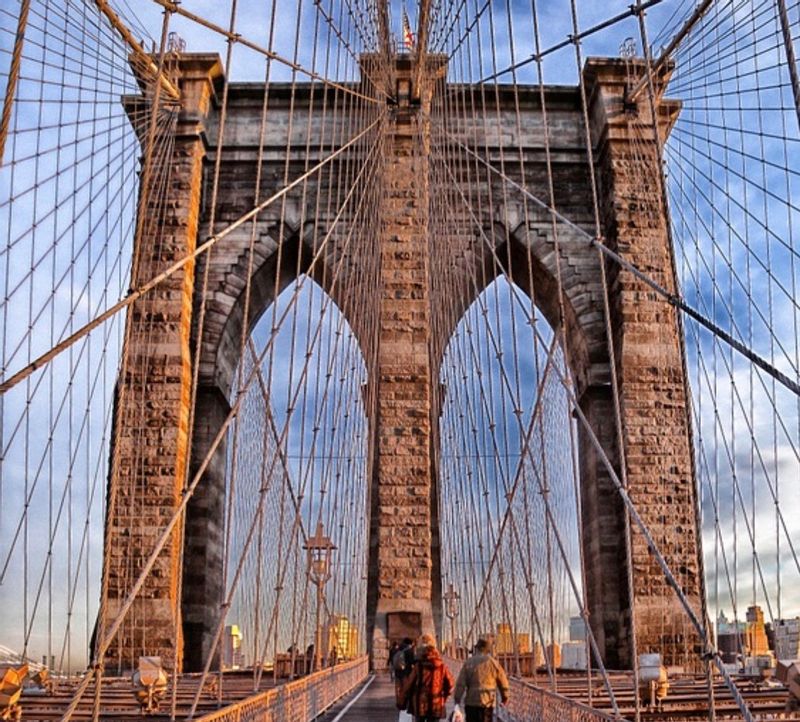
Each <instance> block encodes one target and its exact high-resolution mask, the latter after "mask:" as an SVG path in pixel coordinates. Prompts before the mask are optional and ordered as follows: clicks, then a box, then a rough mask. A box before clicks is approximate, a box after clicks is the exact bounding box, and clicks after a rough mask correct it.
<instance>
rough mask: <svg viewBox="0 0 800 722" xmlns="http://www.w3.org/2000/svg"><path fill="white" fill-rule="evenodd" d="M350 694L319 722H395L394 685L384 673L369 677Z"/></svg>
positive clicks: (397, 714) (396, 712)
mask: <svg viewBox="0 0 800 722" xmlns="http://www.w3.org/2000/svg"><path fill="white" fill-rule="evenodd" d="M370 679H371V681H370V682H368V684H367V685H366V686H365V685H364V684H361V685H359V686H358V687H356V689H355V690H354V691H353V693H352V694H349V695H347V696H346V697H345V698H343V699H342V700H341V701H340V702H338V703H337V704H336V705H334V706H333V707H332V708H331V709H330V710H329V711H328V712H327V714H325V715H324V716H323V717H320V719H319V722H397V720H398V717H399V714H400V713H399V712H398V711H397V708H396V707H395V705H394V683H393V682H392V681H391V680H390V679H389V675H388V674H386V673H385V672H380V673H379V674H377V675H375V676H373V677H370Z"/></svg>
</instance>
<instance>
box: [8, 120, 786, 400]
mask: <svg viewBox="0 0 800 722" xmlns="http://www.w3.org/2000/svg"><path fill="white" fill-rule="evenodd" d="M438 130H439V132H441V133H444V134H445V135H447V136H449V137H450V138H451V139H452V140H453V141H454V142H455V143H456V144H457V145H459V146H460V147H461V148H463V149H464V151H465V152H466V153H467V154H469V155H470V156H472V157H473V158H475V159H476V160H477V161H478V162H479V163H481V164H482V165H484V166H485V167H486V168H488V169H489V170H490V171H492V172H493V173H495V174H496V175H498V176H500V178H502V179H503V180H504V181H505V182H506V183H508V184H509V185H510V186H512V187H513V188H516V190H518V191H519V192H520V193H522V194H524V195H525V196H527V197H528V198H529V199H530V200H531V201H533V202H534V203H536V204H537V205H538V206H539V207H540V208H542V209H544V210H546V211H547V212H548V213H551V214H552V215H553V216H555V217H556V218H558V219H559V220H560V221H562V222H563V223H565V224H567V225H568V226H569V227H570V228H572V229H574V230H575V231H577V232H578V233H579V234H580V235H581V236H583V237H584V238H585V239H586V240H587V241H588V242H589V243H590V244H591V245H593V246H596V247H597V248H599V249H600V251H601V252H602V253H603V255H605V256H606V257H608V258H610V259H611V260H612V261H614V262H615V263H617V264H618V265H619V266H621V267H622V268H623V269H625V270H626V271H628V272H629V273H631V274H633V275H634V276H635V277H636V278H638V279H639V280H640V281H642V282H643V283H645V284H646V285H647V286H649V287H650V288H651V289H653V290H654V291H655V292H656V293H657V294H658V295H659V296H661V297H662V298H663V299H664V300H665V301H666V302H667V303H669V304H670V305H671V306H674V307H675V308H678V309H680V310H681V311H683V312H684V313H685V314H686V315H687V316H689V317H691V318H693V319H694V320H695V321H697V322H698V323H699V324H700V325H702V326H704V327H705V328H706V329H708V330H709V331H711V332H712V333H713V334H714V335H715V336H717V337H718V338H720V339H722V340H723V341H725V343H727V344H728V345H729V346H731V347H733V348H734V349H735V350H736V351H738V352H739V353H740V354H742V356H744V357H745V358H747V359H749V360H750V361H752V362H753V363H754V364H755V365H756V366H758V367H759V368H760V369H761V370H762V371H765V372H766V373H768V374H769V375H770V376H771V377H772V378H774V379H775V380H776V381H777V382H778V383H780V384H781V385H783V386H785V387H786V388H787V389H789V391H791V392H792V393H793V394H795V395H796V396H800V383H798V382H797V381H795V380H792V379H790V378H789V377H788V376H787V375H786V374H784V373H783V372H782V371H780V370H779V369H777V368H776V367H775V366H774V365H772V364H771V363H769V362H768V361H767V360H766V359H764V358H762V357H761V356H759V355H758V354H757V353H755V352H754V351H752V350H751V349H750V348H749V347H748V346H746V345H745V344H743V343H742V342H741V341H739V340H738V339H736V338H734V337H733V336H731V335H730V334H729V333H727V332H726V331H724V330H723V329H722V328H720V327H719V326H718V325H717V324H716V323H714V322H713V321H712V320H711V319H709V318H706V317H705V316H704V315H703V314H701V313H700V312H699V311H697V310H695V309H694V308H693V307H691V306H690V305H689V304H688V303H686V302H685V301H684V300H683V299H682V298H681V297H680V296H679V295H678V294H675V293H670V292H669V291H668V290H667V289H665V288H664V287H663V286H661V285H660V284H659V283H657V282H656V281H654V280H653V279H652V278H650V276H648V275H647V274H646V273H644V272H643V271H641V270H639V268H637V267H636V266H635V265H634V264H632V263H631V262H630V261H627V260H625V258H623V257H622V256H621V255H620V254H619V253H617V252H615V251H612V250H611V249H610V248H608V247H607V246H606V245H605V244H604V243H602V242H600V240H601V239H598V238H593V237H592V235H591V234H590V233H588V232H587V231H586V230H584V229H583V228H581V227H580V226H579V225H577V224H576V223H574V222H572V221H570V220H569V219H568V218H567V217H566V216H564V215H563V214H561V213H559V212H558V211H557V210H556V209H555V208H552V207H550V206H549V205H548V204H547V203H545V202H544V201H543V200H541V199H540V198H538V197H537V196H535V195H534V194H533V193H531V192H530V191H529V190H528V189H527V188H526V187H525V186H524V185H522V184H521V183H518V182H517V181H515V180H514V179H513V178H510V177H509V176H508V175H506V174H505V173H503V172H502V171H501V170H500V169H499V168H496V167H495V166H494V165H493V164H492V163H490V162H489V161H487V160H486V159H484V158H483V157H482V156H481V155H480V154H478V153H477V152H475V151H474V150H472V148H470V147H469V146H467V145H465V144H464V143H462V142H461V141H459V140H458V139H457V138H455V137H454V136H453V135H452V134H451V133H449V132H448V131H446V130H444V129H442V128H439V129H438ZM2 390H3V387H0V392H2Z"/></svg>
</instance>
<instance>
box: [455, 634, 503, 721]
mask: <svg viewBox="0 0 800 722" xmlns="http://www.w3.org/2000/svg"><path fill="white" fill-rule="evenodd" d="M498 692H499V693H500V700H501V703H502V704H503V705H505V704H506V703H507V702H508V677H506V673H505V671H503V668H502V667H501V666H500V663H499V662H498V661H497V660H496V659H495V658H494V657H492V654H491V647H490V645H489V642H487V641H486V640H485V639H479V640H478V642H477V644H476V645H475V654H473V655H472V657H470V658H469V659H468V660H467V661H466V662H464V666H463V667H462V668H461V672H459V674H458V679H457V680H456V689H455V693H454V695H453V696H454V697H455V701H456V704H460V703H461V700H462V698H463V699H464V711H465V713H466V722H492V720H493V719H494V707H495V702H496V699H497V693H498Z"/></svg>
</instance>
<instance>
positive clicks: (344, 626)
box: [322, 614, 359, 661]
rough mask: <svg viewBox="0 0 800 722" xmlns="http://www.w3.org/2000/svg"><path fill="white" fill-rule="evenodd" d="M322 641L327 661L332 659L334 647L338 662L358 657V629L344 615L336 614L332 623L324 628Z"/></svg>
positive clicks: (332, 618) (331, 620) (323, 652)
mask: <svg viewBox="0 0 800 722" xmlns="http://www.w3.org/2000/svg"><path fill="white" fill-rule="evenodd" d="M322 641H323V648H322V654H323V655H324V658H325V659H330V658H332V655H331V652H332V651H333V648H334V647H335V648H336V659H337V660H338V661H341V660H344V659H353V658H354V657H357V656H358V651H359V650H358V644H359V638H358V629H356V627H354V626H353V624H352V623H351V622H350V620H349V619H348V618H347V617H345V616H344V615H338V614H334V615H333V616H332V617H331V619H330V622H329V623H328V624H326V625H325V626H324V627H323V628H322Z"/></svg>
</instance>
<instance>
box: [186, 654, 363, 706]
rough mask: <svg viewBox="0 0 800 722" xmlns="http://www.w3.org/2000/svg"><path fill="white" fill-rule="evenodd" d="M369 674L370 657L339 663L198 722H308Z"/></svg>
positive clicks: (262, 693)
mask: <svg viewBox="0 0 800 722" xmlns="http://www.w3.org/2000/svg"><path fill="white" fill-rule="evenodd" d="M368 674H369V658H368V657H359V658H358V659H354V660H353V661H352V662H345V663H344V664H337V665H336V666H335V667H330V668H328V669H323V670H321V671H320V672H315V673H314V674H310V675H309V676H308V677H303V678H301V679H298V680H295V681H294V682H287V683H286V684H282V685H280V686H279V687H276V688H275V689H271V690H269V691H267V692H261V693H260V694H256V695H254V696H252V697H249V698H248V699H245V700H243V701H241V702H237V703H235V704H232V705H229V706H228V707H224V708H223V709H220V710H217V711H216V712H212V713H210V714H206V715H203V716H202V717H197V718H196V720H197V722H309V721H310V720H313V719H314V718H315V717H317V716H318V715H320V714H322V712H324V711H325V710H326V709H328V708H329V707H330V706H331V705H332V704H333V703H334V702H336V700H338V699H340V698H341V697H343V696H344V695H345V694H347V693H348V692H349V691H350V690H352V689H353V688H354V687H355V686H356V685H357V684H358V683H359V682H361V681H362V680H363V679H365V678H366V676H367V675H368Z"/></svg>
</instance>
